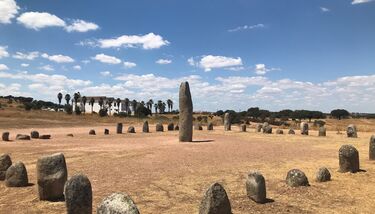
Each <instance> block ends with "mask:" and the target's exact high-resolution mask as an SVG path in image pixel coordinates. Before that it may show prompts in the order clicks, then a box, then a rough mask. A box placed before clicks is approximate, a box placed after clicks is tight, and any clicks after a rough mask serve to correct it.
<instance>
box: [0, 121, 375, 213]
mask: <svg viewBox="0 0 375 214" xmlns="http://www.w3.org/2000/svg"><path fill="white" fill-rule="evenodd" d="M107 127H109V128H110V132H111V135H109V136H104V135H103V129H104V128H107ZM94 128H95V129H96V131H97V135H96V136H89V135H88V131H89V129H90V128H88V127H70V128H69V127H64V128H38V131H39V132H40V133H41V134H52V139H51V140H31V141H28V142H23V141H12V142H0V153H9V154H10V155H11V158H12V161H13V162H16V161H22V162H24V163H25V165H26V168H27V170H28V175H29V181H30V183H34V184H35V183H36V168H35V167H36V160H37V158H38V157H40V156H42V155H45V154H52V153H56V152H63V153H64V155H65V158H66V160H67V165H68V174H69V176H72V175H73V174H75V173H78V172H82V173H84V174H86V175H87V176H88V177H89V179H90V181H91V184H92V188H93V208H94V209H93V211H94V212H95V211H96V206H97V205H98V204H99V203H100V201H101V200H102V198H104V197H105V196H107V195H109V194H111V193H113V192H126V193H128V194H129V195H130V196H131V197H132V198H133V200H134V201H135V203H136V204H137V206H138V208H139V210H140V212H141V213H197V212H198V207H199V203H200V200H201V198H202V196H203V194H204V192H205V191H206V189H207V188H208V187H209V185H210V184H211V183H213V182H215V181H218V182H220V183H221V184H223V185H224V187H225V189H226V191H227V193H228V195H229V198H230V201H231V204H232V208H233V213H372V212H373V211H374V210H375V203H374V202H375V185H373V184H374V183H375V162H371V161H369V160H368V143H369V139H370V135H371V133H370V132H360V133H359V138H357V139H348V138H346V136H345V135H338V134H336V131H330V132H328V133H327V134H328V136H327V137H317V136H316V135H317V132H315V131H311V134H310V136H301V135H299V134H297V135H295V136H292V135H276V134H272V135H263V134H258V133H255V131H254V129H250V130H248V132H246V133H240V132H238V130H239V129H238V128H237V127H233V131H231V132H224V131H223V128H222V127H215V131H213V132H208V131H206V130H205V131H195V132H194V139H195V140H196V142H195V143H179V142H178V141H177V135H178V132H164V133H155V132H154V130H155V127H154V126H151V127H150V128H151V130H152V131H153V132H152V133H149V134H143V133H140V132H138V133H136V134H122V135H117V134H114V132H115V125H114V124H112V125H110V126H97V127H94ZM125 128H127V127H125ZM31 130H32V128H27V129H11V130H8V131H10V132H11V138H12V139H14V137H15V135H16V134H17V133H25V134H27V133H30V131H31ZM136 130H137V131H140V130H141V127H140V126H136ZM3 131H5V130H4V129H0V133H1V132H3ZM286 131H287V130H284V133H285V132H286ZM67 133H73V134H74V137H73V138H71V137H67V136H66V134H67ZM343 144H353V145H354V146H355V147H356V148H357V149H358V150H359V153H360V164H361V168H362V169H364V170H366V171H367V172H361V173H356V174H349V173H346V174H341V173H338V172H337V169H338V149H339V148H340V146H341V145H343ZM322 166H326V167H328V169H329V170H330V171H331V173H332V181H330V182H327V183H317V182H315V181H314V177H315V173H316V171H317V170H318V169H319V167H322ZM293 168H299V169H301V170H303V171H304V172H305V173H306V175H307V176H308V178H309V181H310V184H311V186H310V187H301V188H290V187H287V186H286V184H285V182H284V179H285V177H286V174H287V172H288V170H290V169H293ZM251 170H259V171H261V172H262V174H263V175H264V176H265V178H266V184H267V195H268V197H269V198H270V199H272V200H274V202H272V203H267V204H263V205H259V204H256V203H254V202H252V201H250V200H249V199H248V198H247V197H246V192H245V176H246V174H247V173H248V172H249V171H251ZM37 195H38V194H37V186H36V185H33V186H29V187H25V188H6V187H5V186H4V183H3V182H0V213H64V212H65V205H64V203H63V202H53V203H52V202H43V201H39V200H38V197H37Z"/></svg>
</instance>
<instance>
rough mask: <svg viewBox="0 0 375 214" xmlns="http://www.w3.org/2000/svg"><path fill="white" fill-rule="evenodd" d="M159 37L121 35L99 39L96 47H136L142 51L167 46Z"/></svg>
mask: <svg viewBox="0 0 375 214" xmlns="http://www.w3.org/2000/svg"><path fill="white" fill-rule="evenodd" d="M168 44H169V42H168V41H167V40H164V39H163V37H161V36H160V35H156V34H154V33H149V34H146V35H123V36H120V37H117V38H113V39H99V40H98V46H99V47H101V48H119V47H138V46H141V47H142V48H143V49H146V50H147V49H158V48H160V47H162V46H165V45H168Z"/></svg>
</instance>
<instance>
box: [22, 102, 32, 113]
mask: <svg viewBox="0 0 375 214" xmlns="http://www.w3.org/2000/svg"><path fill="white" fill-rule="evenodd" d="M23 106H24V107H25V110H26V111H30V110H31V109H32V108H33V104H32V103H24V104H23Z"/></svg>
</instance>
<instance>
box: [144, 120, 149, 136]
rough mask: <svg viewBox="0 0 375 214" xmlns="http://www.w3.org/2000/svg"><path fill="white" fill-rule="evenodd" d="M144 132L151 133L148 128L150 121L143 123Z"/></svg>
mask: <svg viewBox="0 0 375 214" xmlns="http://www.w3.org/2000/svg"><path fill="white" fill-rule="evenodd" d="M142 132H144V133H149V132H150V129H149V127H148V121H145V122H144V123H143V127H142Z"/></svg>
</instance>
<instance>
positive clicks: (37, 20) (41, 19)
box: [17, 12, 66, 30]
mask: <svg viewBox="0 0 375 214" xmlns="http://www.w3.org/2000/svg"><path fill="white" fill-rule="evenodd" d="M17 21H18V22H19V23H20V24H22V25H24V26H25V27H26V28H30V29H34V30H39V29H41V28H45V27H65V25H66V23H65V21H64V20H62V19H60V18H59V17H57V16H55V15H53V14H49V13H46V12H42V13H40V12H26V13H23V14H21V16H19V17H18V18H17Z"/></svg>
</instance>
